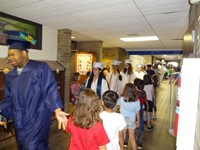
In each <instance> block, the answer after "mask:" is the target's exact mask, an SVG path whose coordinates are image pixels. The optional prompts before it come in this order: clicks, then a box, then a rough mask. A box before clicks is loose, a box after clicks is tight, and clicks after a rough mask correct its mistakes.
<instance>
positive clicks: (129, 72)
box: [122, 59, 135, 83]
mask: <svg viewBox="0 0 200 150" xmlns="http://www.w3.org/2000/svg"><path fill="white" fill-rule="evenodd" d="M124 63H125V65H124V69H123V70H122V72H123V73H124V75H125V76H126V78H127V82H128V83H133V81H134V79H135V73H134V71H133V67H132V65H131V60H130V59H126V60H125V61H124Z"/></svg>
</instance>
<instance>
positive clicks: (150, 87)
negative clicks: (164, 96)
mask: <svg viewBox="0 0 200 150" xmlns="http://www.w3.org/2000/svg"><path fill="white" fill-rule="evenodd" d="M153 88H154V87H153V84H148V85H145V86H144V91H145V92H146V95H147V100H149V101H153Z"/></svg>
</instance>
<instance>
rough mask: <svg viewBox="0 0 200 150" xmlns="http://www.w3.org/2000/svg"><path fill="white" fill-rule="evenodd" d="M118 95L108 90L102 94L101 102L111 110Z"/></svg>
mask: <svg viewBox="0 0 200 150" xmlns="http://www.w3.org/2000/svg"><path fill="white" fill-rule="evenodd" d="M118 98H119V97H118V95H117V93H116V92H114V91H111V90H108V91H106V92H105V93H103V97H102V99H103V102H104V105H105V107H107V108H110V109H113V108H114V107H115V105H116V103H117V100H118Z"/></svg>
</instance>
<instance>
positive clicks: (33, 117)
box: [0, 60, 63, 150]
mask: <svg viewBox="0 0 200 150" xmlns="http://www.w3.org/2000/svg"><path fill="white" fill-rule="evenodd" d="M4 88H5V89H4V101H3V102H2V103H1V104H0V110H1V114H2V115H3V116H5V117H7V118H11V119H12V120H13V123H14V129H15V133H16V140H17V145H18V149H19V150H47V149H48V137H49V131H50V123H51V115H52V113H53V112H54V110H55V109H56V108H63V105H62V102H61V98H60V94H59V91H58V88H57V83H56V81H55V78H54V76H53V73H52V71H51V69H50V68H49V66H48V65H47V64H46V63H44V62H37V61H33V60H30V61H29V62H28V63H27V65H26V66H25V67H24V69H23V71H22V73H21V75H17V72H16V68H15V69H13V70H12V71H11V72H10V73H9V74H7V75H6V79H5V86H4Z"/></svg>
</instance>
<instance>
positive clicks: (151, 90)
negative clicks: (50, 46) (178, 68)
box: [0, 31, 173, 150]
mask: <svg viewBox="0 0 200 150" xmlns="http://www.w3.org/2000/svg"><path fill="white" fill-rule="evenodd" d="M6 34H8V35H9V36H8V39H7V42H8V45H9V49H8V56H7V59H8V63H10V64H11V65H12V66H13V67H14V69H13V70H12V71H11V72H9V73H8V74H7V75H6V79H5V85H4V100H3V101H2V102H1V103H0V115H2V116H4V117H6V118H9V119H12V120H13V124H14V129H15V135H16V141H17V146H18V149H19V150H21V149H24V150H29V149H31V150H36V149H38V150H47V149H48V137H49V131H50V124H51V116H52V114H53V113H55V117H56V119H57V121H58V128H59V129H60V128H63V130H65V131H66V132H67V133H69V134H70V135H71V139H70V145H69V150H106V149H107V150H123V149H124V147H127V144H128V141H130V144H131V147H132V149H133V150H136V149H142V142H143V133H144V131H145V124H146V130H147V131H149V132H150V131H151V130H153V125H152V119H156V88H157V87H158V86H159V83H160V81H161V80H162V79H163V76H164V73H165V72H167V70H166V68H165V67H164V66H163V65H162V64H160V65H157V64H155V65H153V66H152V65H147V66H144V65H142V64H138V65H137V70H136V71H134V70H133V67H132V65H131V60H130V59H126V60H125V61H124V69H123V70H122V71H120V70H119V68H120V67H119V66H120V64H121V63H122V62H120V61H118V60H113V61H112V70H111V69H110V66H107V67H108V68H107V69H105V68H104V67H103V66H104V64H103V63H101V62H94V63H93V66H92V71H91V73H87V75H88V78H87V79H86V80H85V81H84V83H83V84H80V83H79V79H80V74H79V73H77V72H76V73H73V76H72V84H71V102H72V103H73V106H74V108H73V111H72V113H71V114H70V116H69V118H68V119H67V117H66V116H67V115H68V114H66V113H65V112H64V111H62V108H63V104H62V102H61V98H60V95H59V91H58V88H57V83H56V81H55V78H54V77H53V73H52V71H51V69H50V68H49V66H48V65H47V64H46V63H45V62H38V61H34V60H30V59H29V57H28V48H30V44H31V43H30V41H27V38H24V39H23V38H21V37H26V36H28V35H26V34H23V33H21V32H18V31H9V32H7V33H6ZM21 34H23V36H21ZM145 67H146V68H145ZM172 73H173V69H172V67H170V69H168V76H169V82H170V81H171V80H170V77H171V75H172ZM0 121H1V120H0ZM0 125H2V126H4V127H5V128H6V124H5V123H3V122H0Z"/></svg>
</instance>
